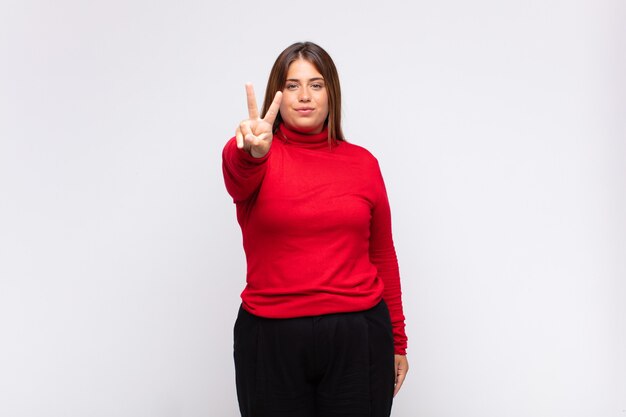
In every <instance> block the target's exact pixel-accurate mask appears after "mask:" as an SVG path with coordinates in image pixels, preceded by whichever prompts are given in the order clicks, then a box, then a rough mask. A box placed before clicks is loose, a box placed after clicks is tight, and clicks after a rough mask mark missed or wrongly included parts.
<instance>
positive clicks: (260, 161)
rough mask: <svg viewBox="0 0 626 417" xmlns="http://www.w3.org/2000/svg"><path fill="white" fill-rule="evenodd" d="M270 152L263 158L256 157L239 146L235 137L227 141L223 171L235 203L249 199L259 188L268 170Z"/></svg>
mask: <svg viewBox="0 0 626 417" xmlns="http://www.w3.org/2000/svg"><path fill="white" fill-rule="evenodd" d="M270 152H271V148H270ZM270 152H268V153H267V154H266V155H265V156H263V157H261V158H255V157H253V156H252V155H250V154H249V153H248V152H246V151H244V150H243V149H239V148H237V141H236V139H235V138H231V139H230V140H229V141H228V142H227V143H226V145H225V146H224V150H223V152H222V171H223V173H224V183H225V184H226V190H227V191H228V193H229V194H230V196H231V197H232V198H233V201H234V202H235V203H241V202H243V201H245V200H247V199H249V198H250V197H251V196H252V195H253V194H254V193H255V192H256V191H257V190H258V189H259V187H260V185H261V183H262V182H263V177H264V176H265V172H266V170H267V159H268V157H269V154H270Z"/></svg>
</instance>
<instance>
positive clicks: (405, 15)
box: [0, 0, 626, 417]
mask: <svg viewBox="0 0 626 417" xmlns="http://www.w3.org/2000/svg"><path fill="white" fill-rule="evenodd" d="M220 3H221V4H220ZM625 18H626V7H625V3H624V2H623V1H620V0H613V1H611V0H604V1H601V0H587V1H583V0H574V1H569V2H565V1H557V0H543V1H531V2H528V1H524V2H522V1H520V2H513V1H494V0H491V1H488V0H480V1H475V2H466V1H462V0H439V1H430V2H423V1H414V2H406V3H403V2H398V1H387V2H376V3H372V4H368V3H364V2H356V1H353V2H339V1H326V0H320V1H317V2H314V3H302V2H288V1H268V2H256V3H253V2H244V1H231V2H208V1H187V0H179V1H176V2H174V1H171V2H152V1H147V0H144V1H140V0H132V1H122V0H113V1H107V2H104V1H99V2H85V1H78V0H74V1H72V0H60V1H56V2H44V1H34V0H27V1H23V0H5V1H3V2H2V5H1V6H0V415H2V416H7V417H9V416H10V417H23V416H24V417H25V416H28V417H31V416H42V417H43V416H45V417H57V416H58V417H62V416H63V417H65V416H77V417H84V416H93V417H100V416H102V417H110V416H119V417H125V416H128V417H143V416H146V417H159V416H163V417H170V416H171V417H176V416H185V417H187V416H220V417H221V416H232V417H234V416H237V415H238V412H237V407H236V399H235V391H234V375H233V364H232V353H231V351H232V340H231V333H232V324H233V322H234V318H235V314H236V310H237V308H238V302H239V299H238V297H239V293H240V291H241V290H242V289H243V283H244V276H243V274H244V264H243V262H244V258H243V252H242V249H241V237H240V231H239V229H238V226H237V224H236V221H235V212H234V206H233V205H232V203H231V201H230V199H229V197H228V195H227V194H226V191H225V189H224V186H223V182H222V178H221V166H220V163H221V160H220V152H221V148H222V146H223V144H224V143H225V141H226V140H227V139H228V138H229V137H230V136H231V135H232V133H233V129H234V126H235V125H236V123H237V122H239V120H240V119H242V118H244V117H245V115H246V107H245V94H244V88H243V84H244V82H246V81H252V82H254V83H255V85H256V86H257V91H258V92H259V93H260V92H262V91H263V89H264V84H265V81H266V78H267V75H268V73H269V69H270V67H271V64H272V63H273V61H274V59H275V57H276V56H277V54H278V53H279V52H280V51H281V50H282V49H283V48H285V47H286V46H287V45H289V44H291V43H292V42H294V41H300V40H313V41H315V42H317V43H319V44H321V45H322V46H323V47H325V48H326V49H327V50H328V51H329V52H330V53H331V55H332V56H333V57H334V59H335V60H336V63H337V66H338V68H339V71H340V76H341V78H342V82H343V88H344V97H345V102H344V105H345V131H346V133H347V136H348V138H349V139H350V140H351V141H352V142H354V143H357V144H360V145H363V146H366V147H368V148H369V149H370V150H371V151H372V152H373V153H374V154H375V155H376V156H377V157H378V159H379V160H380V163H381V166H382V169H383V173H384V175H385V179H386V182H387V186H388V189H389V193H390V200H391V204H392V210H393V214H394V232H395V239H396V246H397V249H398V254H399V257H400V267H401V272H402V277H403V284H404V300H405V308H406V313H407V329H408V334H409V338H410V341H409V343H410V344H409V358H410V361H411V371H410V375H409V378H408V380H407V382H406V384H405V387H404V388H403V391H402V392H401V394H400V395H399V396H398V397H397V400H396V403H395V406H394V413H393V415H394V416H398V417H400V416H406V417H410V416H429V417H431V416H432V417H440V416H445V417H448V416H462V417H473V416H480V417H486V416H493V417H501V416H512V417H513V416H520V417H521V416H524V417H531V416H532V417H543V416H546V417H560V416H568V417H571V416H574V417H583V416H585V417H618V416H624V415H625V413H626V411H625V410H626V359H625V355H624V352H626V307H625V303H624V301H625V299H626V284H625V278H626V219H625V216H624V213H625V212H626V144H625V139H626V122H625V116H626V114H625V113H626V99H625V97H626V82H625V78H624V74H625V73H626V58H625V51H626V30H625V28H626V23H625V22H626V19H625ZM260 100H261V97H259V101H260Z"/></svg>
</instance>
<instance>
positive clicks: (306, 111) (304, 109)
mask: <svg viewBox="0 0 626 417" xmlns="http://www.w3.org/2000/svg"><path fill="white" fill-rule="evenodd" d="M295 110H296V112H298V114H301V115H307V114H311V113H313V110H315V109H314V108H313V107H299V108H297V109H295Z"/></svg>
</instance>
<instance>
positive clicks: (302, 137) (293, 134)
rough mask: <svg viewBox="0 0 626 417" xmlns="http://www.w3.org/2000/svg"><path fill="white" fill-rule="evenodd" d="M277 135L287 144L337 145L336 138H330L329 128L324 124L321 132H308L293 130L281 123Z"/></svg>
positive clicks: (302, 145) (319, 146) (324, 146)
mask: <svg viewBox="0 0 626 417" xmlns="http://www.w3.org/2000/svg"><path fill="white" fill-rule="evenodd" d="M276 135H277V136H278V137H279V138H280V139H282V140H283V141H284V142H285V143H287V144H293V145H296V146H301V147H304V148H314V149H322V148H331V147H333V146H336V142H337V141H336V140H329V139H328V128H327V127H326V126H324V129H322V131H321V132H320V133H313V134H307V133H302V132H298V131H296V130H292V129H290V128H288V127H287V126H285V124H284V123H281V124H280V125H279V126H278V129H277V131H276Z"/></svg>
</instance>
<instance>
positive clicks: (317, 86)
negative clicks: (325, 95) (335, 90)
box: [311, 83, 324, 90]
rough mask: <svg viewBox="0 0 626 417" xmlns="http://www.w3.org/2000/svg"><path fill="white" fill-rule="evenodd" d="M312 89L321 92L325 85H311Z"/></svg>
mask: <svg viewBox="0 0 626 417" xmlns="http://www.w3.org/2000/svg"><path fill="white" fill-rule="evenodd" d="M311 88H312V89H314V90H321V89H322V88H324V84H322V83H313V84H311Z"/></svg>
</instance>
